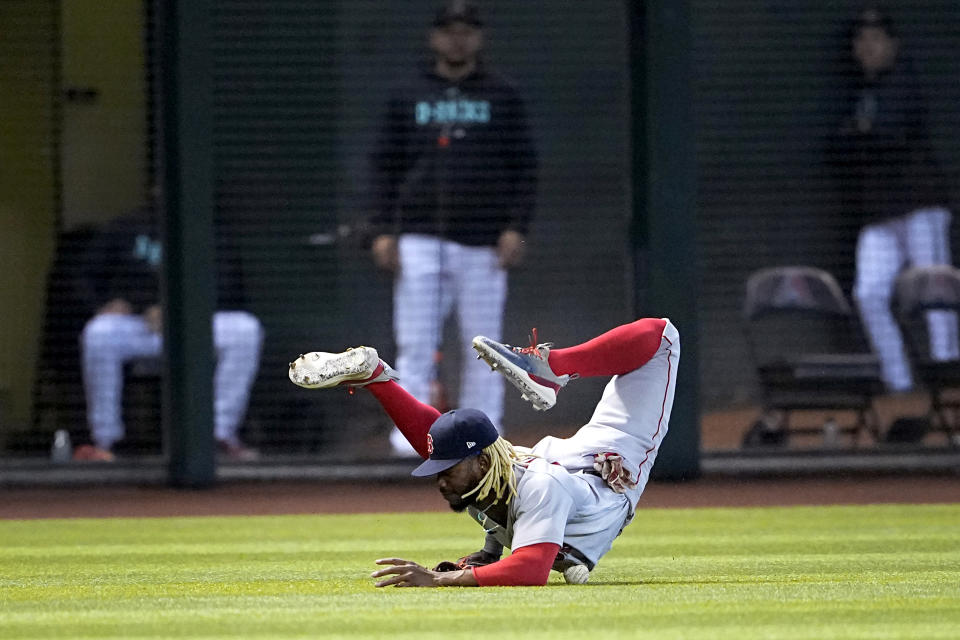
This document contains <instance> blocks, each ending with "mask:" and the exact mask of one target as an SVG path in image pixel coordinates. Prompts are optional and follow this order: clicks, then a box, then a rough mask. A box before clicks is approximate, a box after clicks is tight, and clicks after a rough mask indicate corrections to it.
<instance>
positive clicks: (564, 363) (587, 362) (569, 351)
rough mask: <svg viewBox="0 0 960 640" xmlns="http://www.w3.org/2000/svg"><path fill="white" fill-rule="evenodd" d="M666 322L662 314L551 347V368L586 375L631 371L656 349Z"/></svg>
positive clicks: (561, 371) (646, 359)
mask: <svg viewBox="0 0 960 640" xmlns="http://www.w3.org/2000/svg"><path fill="white" fill-rule="evenodd" d="M666 326H667V323H666V321H665V320H662V319H660V318H641V319H640V320H637V321H635V322H631V323H630V324H624V325H620V326H619V327H617V328H615V329H611V330H610V331H607V332H606V333H603V334H601V335H599V336H597V337H596V338H594V339H592V340H588V341H587V342H584V343H582V344H578V345H577V346H575V347H567V348H565V349H552V350H551V351H550V356H549V364H550V368H551V369H552V370H553V372H554V373H555V374H557V375H558V376H562V375H563V374H565V373H567V374H574V373H579V374H580V376H581V377H584V378H586V377H590V376H616V375H623V374H625V373H630V372H631V371H634V370H635V369H639V368H640V367H641V366H643V365H644V364H646V363H647V361H649V360H650V358H652V357H653V355H654V354H655V353H656V352H657V349H659V348H660V338H661V336H662V335H663V329H664V327H666Z"/></svg>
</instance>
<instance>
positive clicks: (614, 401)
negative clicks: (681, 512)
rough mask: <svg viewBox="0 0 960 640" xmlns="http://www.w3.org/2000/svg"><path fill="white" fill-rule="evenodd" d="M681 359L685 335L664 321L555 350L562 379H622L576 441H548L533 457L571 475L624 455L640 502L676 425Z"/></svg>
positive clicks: (642, 322) (626, 327) (610, 389)
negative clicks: (603, 456) (598, 458)
mask: <svg viewBox="0 0 960 640" xmlns="http://www.w3.org/2000/svg"><path fill="white" fill-rule="evenodd" d="M555 354H556V356H557V357H556V362H555V361H554V357H555ZM679 358H680V337H679V334H678V332H677V329H676V327H674V326H673V324H672V323H671V322H670V321H669V320H666V319H664V318H644V319H641V320H637V321H636V322H632V323H630V324H626V325H622V326H620V327H617V328H616V329H613V330H611V331H608V332H606V333H604V334H602V335H600V336H598V337H597V338H594V339H593V340H590V341H588V342H585V343H583V344H581V345H577V346H575V347H571V348H569V349H555V350H553V351H551V352H550V354H549V360H550V365H551V366H552V367H555V368H556V369H557V373H560V371H563V372H565V373H578V374H580V375H581V376H593V375H610V374H611V373H614V374H615V375H614V377H613V378H612V379H611V380H610V382H609V383H607V386H606V387H605V388H604V391H603V396H602V397H601V399H600V402H598V403H597V406H596V408H595V409H594V412H593V415H592V417H591V418H590V420H589V422H588V423H587V424H585V425H584V426H583V427H581V428H580V429H579V430H578V431H577V433H576V434H574V435H573V436H572V437H570V438H566V439H560V438H553V437H547V438H544V439H543V440H542V441H541V442H540V443H538V444H537V446H536V447H535V448H534V453H537V454H539V455H543V456H544V457H545V458H547V459H549V460H551V461H555V462H558V463H560V464H562V465H563V466H564V467H566V468H568V469H571V470H576V469H592V468H593V463H594V456H595V455H596V454H598V453H605V452H609V453H615V454H618V455H619V456H621V457H622V458H623V468H624V469H625V470H626V471H628V472H629V474H630V476H629V477H630V479H631V482H634V481H635V482H636V486H635V487H634V488H632V489H630V490H629V491H628V492H627V493H628V494H629V495H630V497H631V500H632V502H633V503H636V500H637V499H638V498H639V497H640V493H641V492H642V491H643V488H644V486H645V485H646V481H647V478H648V477H649V474H650V468H651V467H652V466H653V462H654V460H655V459H656V456H657V452H658V451H659V447H660V443H661V442H662V441H663V438H664V436H665V435H666V432H667V427H668V425H669V422H670V413H671V410H672V408H673V397H674V392H675V389H676V381H677V375H676V373H677V366H678V364H679Z"/></svg>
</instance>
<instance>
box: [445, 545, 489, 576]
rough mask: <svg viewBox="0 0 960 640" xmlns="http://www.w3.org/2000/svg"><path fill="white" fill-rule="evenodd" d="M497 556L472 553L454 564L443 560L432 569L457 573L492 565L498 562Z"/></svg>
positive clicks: (479, 552) (487, 553)
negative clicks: (469, 568) (462, 570)
mask: <svg viewBox="0 0 960 640" xmlns="http://www.w3.org/2000/svg"><path fill="white" fill-rule="evenodd" d="M499 559H500V557H499V556H495V555H493V554H492V553H489V552H487V551H484V550H483V549H481V550H480V551H474V552H473V553H471V554H470V555H467V556H463V557H462V558H460V559H459V560H457V561H456V562H450V561H449V560H444V561H443V562H441V563H440V564H438V565H437V566H435V567H434V568H433V570H434V571H459V570H460V569H466V568H467V567H482V566H484V565H488V564H493V563H494V562H496V561H497V560H499Z"/></svg>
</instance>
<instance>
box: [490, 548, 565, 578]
mask: <svg viewBox="0 0 960 640" xmlns="http://www.w3.org/2000/svg"><path fill="white" fill-rule="evenodd" d="M558 551H560V545H558V544H554V543H552V542H541V543H539V544H531V545H529V546H526V547H520V548H519V549H514V550H513V553H511V554H510V555H509V556H507V557H506V558H504V559H503V560H498V561H497V562H494V563H493V564H488V565H485V566H482V567H474V568H473V577H474V578H476V579H477V583H478V584H479V585H480V586H481V587H530V586H534V587H538V586H543V585H545V584H547V578H549V577H550V568H551V567H553V561H554V560H556V559H557V552H558Z"/></svg>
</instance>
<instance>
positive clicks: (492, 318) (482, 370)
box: [451, 243, 507, 433]
mask: <svg viewBox="0 0 960 640" xmlns="http://www.w3.org/2000/svg"><path fill="white" fill-rule="evenodd" d="M451 244H454V243H451ZM455 247H456V248H455V251H454V253H455V255H456V259H455V260H456V261H455V264H454V265H452V266H453V272H454V278H455V285H454V289H455V291H456V307H457V322H458V324H459V327H460V333H461V337H463V338H467V337H469V336H475V335H485V336H488V337H490V338H492V339H494V340H497V341H499V340H500V336H501V334H502V329H503V308H504V304H505V302H506V299H507V272H506V270H505V269H502V268H500V265H499V264H498V258H497V253H496V251H495V250H494V249H493V248H492V247H468V246H463V245H455ZM462 345H463V349H462V351H461V353H460V357H461V365H462V366H461V372H460V396H459V402H458V403H457V404H458V405H459V406H461V407H471V408H474V409H479V410H480V411H483V412H484V413H485V414H486V415H487V417H488V418H490V421H491V422H492V423H493V424H494V426H496V427H497V429H498V430H499V431H500V433H503V426H502V420H503V393H504V389H503V380H502V379H501V378H500V376H491V375H490V372H489V370H488V368H487V366H486V364H485V363H484V362H483V361H481V360H477V358H476V353H475V352H474V350H473V347H472V346H471V344H470V342H469V341H468V340H466V339H464V340H462Z"/></svg>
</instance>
